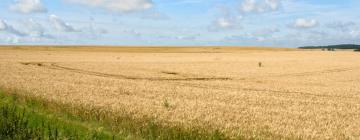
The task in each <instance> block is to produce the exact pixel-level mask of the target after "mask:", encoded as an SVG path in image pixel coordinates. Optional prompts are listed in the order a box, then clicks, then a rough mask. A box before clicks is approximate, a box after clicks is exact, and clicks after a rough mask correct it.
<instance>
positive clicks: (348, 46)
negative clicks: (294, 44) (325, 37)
mask: <svg viewBox="0 0 360 140" xmlns="http://www.w3.org/2000/svg"><path fill="white" fill-rule="evenodd" d="M299 49H323V50H325V49H326V50H334V49H354V50H355V51H360V45H355V44H340V45H328V46H305V47H299Z"/></svg>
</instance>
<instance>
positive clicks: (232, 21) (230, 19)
mask: <svg viewBox="0 0 360 140" xmlns="http://www.w3.org/2000/svg"><path fill="white" fill-rule="evenodd" d="M220 10H221V13H222V15H221V16H218V17H217V18H216V19H215V20H214V21H213V22H212V25H210V27H209V30H210V31H219V30H229V29H234V28H240V21H241V20H242V16H235V15H234V14H233V13H231V12H230V11H229V10H228V9H226V8H224V7H220Z"/></svg>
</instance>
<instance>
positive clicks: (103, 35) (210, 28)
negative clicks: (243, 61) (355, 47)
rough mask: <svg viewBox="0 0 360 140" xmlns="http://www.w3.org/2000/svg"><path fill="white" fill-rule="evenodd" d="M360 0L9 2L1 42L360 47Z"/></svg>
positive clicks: (0, 19) (1, 14)
mask: <svg viewBox="0 0 360 140" xmlns="http://www.w3.org/2000/svg"><path fill="white" fill-rule="evenodd" d="M358 7H360V1H359V0H2V2H1V3H0V44H32V45H33V44H59V45H63V44H67V45H73V44H80V45H151V46H156V45H161V46H164V45H165V46H166V45H169V46H179V45H181V46H182V45H190V46H193V45H210V46H213V45H224V46H233V45H236V46H276V47H298V46H306V45H329V44H340V43H355V44H359V43H360V14H359V13H360V8H358Z"/></svg>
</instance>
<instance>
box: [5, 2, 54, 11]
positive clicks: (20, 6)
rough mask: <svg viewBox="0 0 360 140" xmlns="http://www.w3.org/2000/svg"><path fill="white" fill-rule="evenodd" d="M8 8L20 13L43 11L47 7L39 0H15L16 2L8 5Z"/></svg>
mask: <svg viewBox="0 0 360 140" xmlns="http://www.w3.org/2000/svg"><path fill="white" fill-rule="evenodd" d="M10 10H12V11H16V12H20V13H45V12H47V9H46V8H45V7H44V6H43V5H42V3H41V1H40V0H16V3H15V4H14V5H12V6H10Z"/></svg>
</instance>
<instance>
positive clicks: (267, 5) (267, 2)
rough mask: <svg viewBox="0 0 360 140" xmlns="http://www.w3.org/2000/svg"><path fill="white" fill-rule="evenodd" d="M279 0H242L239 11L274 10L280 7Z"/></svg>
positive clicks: (258, 11) (257, 11) (259, 11)
mask: <svg viewBox="0 0 360 140" xmlns="http://www.w3.org/2000/svg"><path fill="white" fill-rule="evenodd" d="M280 6H281V1H280V0H244V1H243V2H242V3H241V7H240V9H241V11H242V12H245V13H251V12H255V13H263V12H269V11H276V10H278V9H279V8H280Z"/></svg>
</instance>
